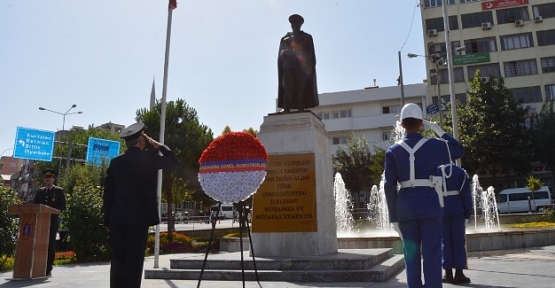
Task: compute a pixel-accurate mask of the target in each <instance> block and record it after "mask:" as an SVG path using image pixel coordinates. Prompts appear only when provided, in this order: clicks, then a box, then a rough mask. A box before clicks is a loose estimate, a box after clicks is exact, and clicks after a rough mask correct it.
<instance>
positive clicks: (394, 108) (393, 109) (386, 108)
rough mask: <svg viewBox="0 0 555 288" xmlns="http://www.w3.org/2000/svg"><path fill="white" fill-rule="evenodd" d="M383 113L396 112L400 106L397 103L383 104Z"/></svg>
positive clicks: (399, 110)
mask: <svg viewBox="0 0 555 288" xmlns="http://www.w3.org/2000/svg"><path fill="white" fill-rule="evenodd" d="M382 111H383V114H397V113H400V112H401V106H399V105H391V106H384V107H383V108H382Z"/></svg>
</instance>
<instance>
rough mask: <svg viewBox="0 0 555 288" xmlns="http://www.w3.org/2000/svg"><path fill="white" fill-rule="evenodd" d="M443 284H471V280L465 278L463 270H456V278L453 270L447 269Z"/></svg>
mask: <svg viewBox="0 0 555 288" xmlns="http://www.w3.org/2000/svg"><path fill="white" fill-rule="evenodd" d="M443 283H451V284H468V283H470V278H468V277H466V276H464V273H463V269H455V277H453V270H451V269H447V270H445V275H444V276H443Z"/></svg>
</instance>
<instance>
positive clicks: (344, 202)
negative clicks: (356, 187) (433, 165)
mask: <svg viewBox="0 0 555 288" xmlns="http://www.w3.org/2000/svg"><path fill="white" fill-rule="evenodd" d="M333 195H334V197H335V223H336V224H337V233H345V232H351V230H352V229H353V227H354V225H355V220H354V219H353V214H352V213H351V197H350V195H349V191H347V189H345V182H343V178H341V174H339V173H336V174H335V179H334V182H333Z"/></svg>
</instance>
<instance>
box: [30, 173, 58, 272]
mask: <svg viewBox="0 0 555 288" xmlns="http://www.w3.org/2000/svg"><path fill="white" fill-rule="evenodd" d="M42 174H43V175H44V182H45V184H46V186H44V187H41V188H39V189H38V190H37V192H36V193H35V199H34V201H33V203H35V204H44V205H47V206H50V207H52V208H55V209H58V210H60V211H63V210H65V209H66V196H65V194H64V190H63V189H62V188H61V187H58V186H55V185H54V180H55V176H56V173H55V171H54V170H53V169H45V170H44V171H43V172H42ZM59 226H60V215H59V214H52V215H51V216H50V235H49V240H48V241H49V242H48V258H47V262H46V275H47V276H50V275H52V265H53V264H54V256H55V254H56V235H57V233H58V228H59Z"/></svg>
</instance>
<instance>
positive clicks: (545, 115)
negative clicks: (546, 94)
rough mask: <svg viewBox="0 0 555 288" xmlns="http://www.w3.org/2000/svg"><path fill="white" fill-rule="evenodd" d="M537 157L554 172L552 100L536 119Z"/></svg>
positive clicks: (553, 116)
mask: <svg viewBox="0 0 555 288" xmlns="http://www.w3.org/2000/svg"><path fill="white" fill-rule="evenodd" d="M534 143H535V144H536V148H537V152H536V154H537V157H538V158H539V159H541V161H542V162H544V163H546V164H547V165H548V166H549V167H551V170H552V171H554V170H555V145H553V143H555V112H554V111H553V100H551V101H550V102H546V103H544V104H543V106H542V110H541V112H540V114H539V117H538V126H537V130H536V134H535V141H534Z"/></svg>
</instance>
